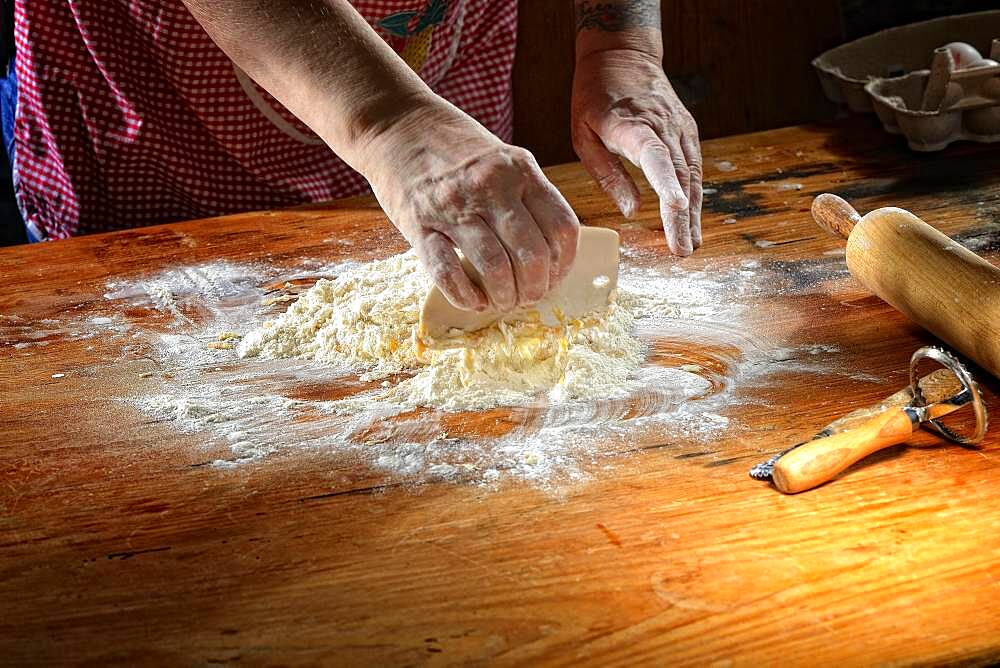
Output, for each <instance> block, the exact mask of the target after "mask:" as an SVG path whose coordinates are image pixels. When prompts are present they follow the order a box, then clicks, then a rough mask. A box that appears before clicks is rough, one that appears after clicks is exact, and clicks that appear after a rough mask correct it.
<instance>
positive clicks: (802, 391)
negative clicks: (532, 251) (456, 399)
mask: <svg viewBox="0 0 1000 668" xmlns="http://www.w3.org/2000/svg"><path fill="white" fill-rule="evenodd" d="M704 153H705V165H706V167H705V180H706V187H708V188H711V189H714V192H713V193H711V194H709V195H708V196H707V197H706V204H705V214H704V230H705V233H704V236H705V247H704V248H703V249H702V250H701V251H699V253H698V254H697V255H696V256H695V257H694V258H691V259H689V260H685V261H683V262H684V263H687V264H682V265H681V266H691V267H696V268H704V269H705V270H706V271H708V272H711V271H712V267H715V266H722V265H724V264H726V263H729V264H732V263H733V262H739V261H741V260H746V259H752V260H756V261H758V262H760V263H762V264H763V265H766V266H767V267H769V268H770V271H771V272H772V274H771V275H772V276H773V275H774V274H773V272H779V274H780V275H781V276H782V277H783V278H782V280H781V281H778V282H776V284H775V286H772V287H773V289H772V290H771V291H770V292H767V293H762V294H761V295H760V297H759V298H756V299H755V300H754V301H753V309H755V312H756V314H757V316H758V317H757V319H756V321H757V322H759V323H764V324H762V325H761V327H765V325H766V327H771V328H772V331H774V332H780V333H781V334H782V336H784V337H785V338H786V340H793V341H799V342H802V343H804V344H822V345H825V346H828V347H829V350H837V351H839V352H837V353H836V364H837V365H838V366H842V367H843V370H846V371H850V373H825V374H817V373H811V372H809V371H808V370H803V369H798V370H796V369H790V370H789V372H788V373H786V374H784V375H783V376H781V378H780V379H778V381H777V382H770V383H768V384H766V385H762V386H761V387H760V388H759V391H757V390H755V389H754V388H753V387H750V388H745V389H744V390H743V394H744V399H746V398H747V397H749V398H751V399H753V400H754V401H742V402H739V403H738V404H736V405H734V407H733V408H732V410H731V411H729V412H728V415H727V416H728V417H729V418H730V419H731V424H732V428H730V429H728V430H727V431H726V432H725V433H724V435H723V436H722V437H720V438H719V439H718V440H717V441H716V442H713V443H711V444H710V445H709V446H705V445H704V444H701V445H695V444H692V443H686V442H684V440H683V439H673V440H668V441H667V442H660V443H656V444H640V445H637V447H635V448H632V449H625V450H623V451H621V452H620V453H619V454H617V455H614V456H609V457H608V458H607V459H606V460H605V461H603V462H598V464H599V465H597V466H595V467H594V470H593V472H592V475H590V477H589V478H588V479H586V480H583V481H581V482H578V483H575V484H567V485H564V486H562V487H561V488H560V489H559V490H558V492H557V493H552V491H551V490H545V489H539V488H538V487H537V486H534V485H532V484H530V483H527V482H517V481H508V482H506V483H504V484H501V485H499V486H498V487H489V486H485V487H484V486H481V485H471V484H461V483H454V482H441V483H424V484H408V483H407V482H406V481H398V480H394V479H392V478H391V477H387V476H386V475H384V474H380V473H379V472H377V471H373V470H369V469H368V468H367V467H365V466H364V465H363V464H361V463H358V462H353V463H352V462H351V461H350V460H347V461H345V460H343V459H338V458H337V457H336V456H335V455H334V454H324V453H323V452H310V453H307V454H305V453H296V452H294V451H291V452H289V451H284V452H281V453H278V454H276V455H275V456H273V457H268V458H264V459H263V460H261V461H257V462H254V463H251V464H247V465H244V466H236V467H230V468H221V467H215V466H206V465H204V464H205V461H206V449H205V448H206V446H205V445H204V444H203V443H201V445H199V443H200V441H199V435H198V434H190V433H180V432H178V431H177V430H176V429H174V428H172V427H171V425H169V424H165V423H163V422H162V421H155V420H150V419H149V417H148V416H147V415H143V414H142V413H141V412H139V411H137V410H135V409H134V408H132V407H130V406H128V405H126V404H124V403H123V402H122V401H121V396H123V394H122V393H123V392H125V391H126V390H127V389H128V388H131V387H135V386H141V385H142V383H143V382H144V380H143V379H144V378H147V379H148V374H150V369H151V365H150V361H149V360H148V359H144V358H143V355H142V354H140V353H137V352H136V351H135V350H134V349H133V348H130V347H129V342H128V341H125V342H124V343H123V342H122V341H121V340H120V339H121V338H122V337H119V338H118V339H114V340H107V341H106V340H103V339H101V338H100V337H96V338H95V337H92V338H74V336H72V335H69V334H67V333H66V332H63V333H61V334H59V333H51V332H50V333H48V334H46V333H45V332H46V331H48V330H46V325H45V321H46V320H51V321H53V322H54V321H60V322H62V321H66V320H67V319H72V318H77V319H78V320H79V319H80V318H92V317H94V314H95V313H100V312H106V311H107V309H108V300H106V299H104V298H103V296H102V295H103V294H104V293H105V292H106V291H107V290H108V288H107V283H108V281H109V280H114V279H115V278H116V277H121V276H136V275H141V274H144V273H148V272H152V271H156V270H158V269H161V268H163V267H166V266H170V265H175V264H177V263H191V262H200V261H208V260H216V259H220V258H224V259H229V260H233V261H249V260H255V259H261V260H264V259H266V260H267V261H271V262H283V261H291V260H293V259H296V258H304V257H307V258H325V259H332V258H335V257H337V256H338V254H340V255H342V254H344V253H345V252H348V251H350V250H351V249H352V248H354V249H360V250H358V252H357V254H358V255H359V256H361V257H364V258H372V257H382V256H386V255H389V254H391V253H393V252H397V251H399V250H401V249H402V244H401V242H400V241H399V240H398V238H397V237H395V236H393V235H392V234H391V231H390V230H389V228H388V226H387V223H386V222H385V220H384V218H383V217H382V216H381V214H380V212H379V211H378V210H377V209H375V208H374V207H373V206H372V204H371V203H370V202H353V203H351V202H348V203H340V204H337V205H331V206H317V207H308V208H304V209H299V210H293V211H275V212H264V213H252V214H243V215H237V216H230V217H226V218H221V219H215V220H207V221H205V220H203V221H194V222H189V223H182V224H177V225H169V226H163V227H157V228H146V229H139V230H134V231H129V232H123V233H116V234H110V235H101V236H93V237H86V238H79V239H75V240H72V241H68V242H59V243H52V244H45V245H40V246H33V247H19V248H11V249H5V250H3V251H2V252H0V275H2V276H3V277H4V288H5V289H4V294H3V296H2V297H0V318H2V320H0V443H2V447H0V470H2V472H3V477H2V481H3V485H2V491H0V511H2V512H0V601H2V603H0V650H2V654H0V656H2V657H3V659H2V660H3V662H11V663H12V664H20V663H28V662H32V663H42V662H45V663H48V662H53V661H58V662H74V663H76V662H79V663H88V664H93V665H103V664H106V663H134V662H139V661H145V662H153V663H167V664H206V663H237V662H239V663H241V664H247V663H249V664H276V665H303V664H326V663H330V664H357V663H361V662H364V663H374V664H387V663H392V664H421V663H432V664H458V663H484V662H493V661H499V662H502V663H510V664H534V663H542V662H544V663H552V664H571V663H579V662H581V661H583V662H586V663H591V664H601V665H609V664H612V665H632V664H635V663H652V664H659V665H680V664H693V665H703V664H709V663H714V664H717V665H730V664H746V665H757V664H761V663H769V664H777V665H788V664H801V665H818V664H845V663H846V664H858V663H891V662H900V663H934V664H940V663H948V662H960V663H970V664H980V663H988V662H991V661H997V660H1000V537H998V533H997V529H998V527H1000V485H998V484H997V480H998V477H1000V451H998V448H1000V438H998V437H997V436H996V435H995V432H994V434H992V435H990V436H989V437H988V439H987V441H986V443H985V444H984V445H983V447H982V448H981V449H979V450H966V449H962V448H960V447H957V446H952V445H946V444H941V443H939V442H937V441H935V440H934V439H933V438H931V437H930V436H929V435H921V436H918V437H917V438H915V439H914V443H915V444H917V445H925V446H928V447H926V448H907V447H897V448H892V449H890V450H889V451H887V452H885V453H884V454H882V455H879V456H876V457H874V458H872V459H871V460H869V461H866V462H865V463H863V464H862V465H859V466H857V467H855V468H853V469H851V470H849V471H848V472H846V473H845V474H844V475H842V476H841V477H840V478H839V479H838V480H836V481H834V482H832V483H831V484H827V485H825V486H823V487H821V488H819V489H816V490H814V491H811V492H808V493H805V494H801V495H797V496H783V495H781V494H779V493H777V492H775V491H774V490H773V489H771V488H769V487H768V486H767V485H766V484H763V483H759V482H756V481H753V480H751V479H749V478H748V477H747V469H748V468H749V466H750V465H751V464H753V463H755V462H756V461H759V460H760V459H762V458H764V456H766V455H767V454H769V453H771V452H774V451H776V450H778V449H780V448H782V447H783V446H786V445H788V444H791V443H794V442H796V441H798V440H800V439H802V438H803V437H806V436H808V435H811V434H812V433H813V432H815V431H816V430H818V429H819V428H820V427H822V426H823V425H825V424H826V423H827V422H829V421H830V420H832V419H833V418H835V417H837V416H838V415H840V414H842V413H844V412H846V411H848V410H851V409H853V408H856V407H858V406H861V405H864V404H868V403H872V402H874V401H876V400H878V399H880V398H882V397H883V396H886V395H888V394H890V393H891V392H893V391H895V390H897V389H899V387H901V386H903V385H905V369H906V366H907V361H908V359H909V356H910V354H911V353H912V352H913V351H914V350H915V349H916V348H917V347H919V346H920V345H922V344H926V343H930V342H932V339H931V338H930V337H928V336H927V335H926V334H925V333H923V332H922V331H921V330H920V329H918V328H917V327H915V326H914V325H912V324H911V323H909V322H907V321H906V320H905V319H904V318H903V317H902V316H900V315H898V314H896V313H895V312H893V311H892V310H891V309H890V308H888V307H887V306H885V305H884V304H883V303H881V302H880V301H879V300H877V299H875V298H872V297H870V296H868V295H866V294H865V293H864V292H863V291H862V290H861V289H860V288H859V287H858V286H857V285H855V284H854V283H853V282H852V281H851V280H850V279H849V278H848V277H846V276H845V275H844V273H843V265H842V260H841V258H839V257H837V256H836V249H837V248H838V245H839V244H840V243H841V242H838V240H836V239H833V238H828V237H826V236H824V235H823V233H822V232H820V231H819V230H818V228H816V227H815V225H814V224H813V223H812V221H811V220H810V218H809V215H808V208H809V204H810V201H811V198H812V197H813V196H814V195H815V194H817V193H819V192H824V191H833V192H836V193H839V194H841V195H843V196H844V197H846V198H848V199H849V200H850V201H852V202H853V203H854V204H855V206H856V207H857V208H858V209H860V210H862V211H867V210H870V209H871V208H874V207H876V206H882V205H890V204H894V205H899V206H903V207H905V208H908V209H910V210H912V211H914V212H915V213H917V214H918V215H920V216H921V217H923V218H924V219H925V220H927V221H929V222H932V223H933V224H935V225H936V226H938V227H939V228H941V229H943V230H944V231H946V232H948V233H951V234H957V235H958V237H959V238H960V239H961V240H963V241H964V242H966V243H968V244H972V245H974V246H975V247H976V248H978V249H980V250H981V251H983V252H985V253H987V255H988V256H989V254H990V253H995V252H996V251H1000V160H998V159H997V152H996V148H990V147H986V146H976V145H969V144H965V145H960V146H955V147H952V148H951V149H949V150H947V151H945V152H943V153H940V154H935V155H918V154H914V153H911V152H909V151H907V150H906V149H905V148H904V147H903V143H902V142H901V141H900V140H899V139H898V138H895V137H889V136H886V135H884V134H883V133H882V132H881V131H880V130H879V129H877V128H876V127H875V125H874V124H873V123H872V122H871V121H870V120H867V119H861V120H856V119H855V120H850V121H845V122H842V123H838V124H832V125H824V126H806V127H797V128H787V129H782V130H775V131H772V132H766V133H760V134H754V135H745V136H738V137H730V138H726V139H720V140H715V141H710V142H707V143H706V144H705V146H704ZM724 161H728V162H731V163H732V164H733V165H734V166H735V167H736V169H735V170H732V171H723V169H724V168H726V167H727V166H726V165H725V164H724ZM549 173H550V175H551V177H552V178H553V180H554V181H555V183H556V184H557V185H559V186H560V187H561V188H562V190H563V191H564V192H565V193H566V195H567V197H568V198H569V200H570V201H571V203H572V204H573V206H574V208H575V209H576V210H577V211H578V212H579V214H580V216H581V218H582V219H583V220H584V221H585V222H587V223H590V224H596V225H607V226H614V227H617V228H619V229H620V230H621V232H622V236H623V240H624V243H625V245H626V247H630V248H633V249H638V250H641V251H642V252H644V253H646V254H647V257H648V256H649V254H653V256H655V257H659V258H660V259H659V260H658V261H659V262H662V263H668V262H675V261H674V260H668V259H666V256H665V255H664V245H663V242H662V240H661V233H660V232H659V230H657V229H655V227H656V207H655V205H654V204H653V200H652V199H651V198H650V197H649V193H648V191H646V193H645V194H646V203H647V206H645V207H644V209H643V211H642V214H641V216H640V219H639V221H640V223H641V224H639V225H631V224H630V225H624V226H623V225H622V222H623V221H622V220H621V219H620V217H619V216H618V215H617V214H615V213H614V212H613V211H612V208H611V206H610V205H609V204H608V203H607V202H606V201H605V200H604V199H603V197H601V196H600V195H599V194H598V192H597V191H596V189H595V188H594V187H593V185H592V184H591V182H590V181H589V180H588V179H587V177H586V176H585V174H584V172H583V170H582V169H581V168H580V167H579V166H578V165H566V166H561V167H556V168H553V169H551V170H549ZM797 184H801V189H798V186H797ZM727 219H735V221H736V222H735V223H733V222H731V221H730V222H728V223H727V224H723V223H724V221H727ZM337 238H343V239H350V240H354V241H357V242H360V243H357V244H355V245H354V246H339V245H338V244H336V243H329V240H330V239H337ZM323 240H327V241H328V243H323ZM345 249H346V250H345ZM992 257H993V258H994V260H995V259H996V256H995V255H993V256H992ZM819 269H823V271H819ZM824 272H825V273H824ZM830 276H833V278H832V279H831V278H830ZM101 309H104V311H101ZM155 316H156V313H155V312H153V311H150V310H149V309H146V310H143V309H133V311H131V312H130V313H127V314H125V315H124V316H121V317H128V318H131V319H133V320H134V321H136V322H139V321H142V320H143V319H144V318H146V319H149V318H154V317H155ZM53 327H54V326H53ZM50 329H53V328H50ZM39 330H41V331H42V333H41V334H39V333H38V331H39ZM39 342H43V343H46V344H47V345H45V346H38V345H36V344H38V343H39ZM18 344H21V345H18ZM831 354H833V353H831ZM154 371H155V369H154ZM59 374H63V375H59ZM54 375H55V376H56V377H53V376H54ZM979 376H980V378H981V380H982V381H983V384H984V386H985V389H986V391H987V395H988V397H989V399H988V405H989V407H990V408H991V409H993V410H994V411H995V410H997V408H998V407H1000V404H998V402H997V401H996V399H995V398H994V394H993V392H994V391H995V390H996V383H995V382H994V381H992V380H987V379H986V378H983V377H982V374H981V373H980V374H979ZM494 418H495V415H494V416H493V417H492V418H490V419H494ZM464 419H465V420H466V421H467V422H468V423H469V424H473V425H476V424H478V423H477V422H476V420H477V419H480V418H477V417H476V416H471V417H470V416H466V418H464ZM481 419H482V420H486V419H487V418H485V417H482V418H481ZM494 421H496V420H494ZM484 424H485V423H484ZM483 428H485V427H483ZM201 440H202V441H203V440H204V439H201ZM210 449H211V448H210ZM222 449H224V448H223V446H218V447H216V450H217V451H221V450H222ZM209 458H211V457H209Z"/></svg>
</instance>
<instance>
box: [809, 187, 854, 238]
mask: <svg viewBox="0 0 1000 668" xmlns="http://www.w3.org/2000/svg"><path fill="white" fill-rule="evenodd" d="M812 217H813V220H815V221H816V224H817V225H819V226H820V227H822V228H823V229H824V230H826V231H827V232H829V233H830V234H832V235H833V236H835V237H843V238H844V239H846V238H848V237H849V236H850V235H851V230H853V229H854V226H855V225H857V224H858V223H859V222H861V216H860V215H858V212H857V211H855V210H854V207H852V206H851V205H850V204H848V203H847V202H846V201H845V200H843V199H841V198H840V197H837V196H836V195H833V194H831V193H823V194H822V195H817V196H816V199H814V200H813V203H812Z"/></svg>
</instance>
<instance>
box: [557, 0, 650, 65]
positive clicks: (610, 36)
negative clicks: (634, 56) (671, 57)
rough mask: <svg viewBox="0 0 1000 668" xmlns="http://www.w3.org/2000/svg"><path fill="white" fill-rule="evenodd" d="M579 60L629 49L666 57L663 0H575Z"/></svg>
mask: <svg viewBox="0 0 1000 668" xmlns="http://www.w3.org/2000/svg"><path fill="white" fill-rule="evenodd" d="M575 15H576V59H577V62H579V61H580V60H582V59H584V58H586V57H587V56H589V55H591V54H592V53H594V52H598V51H612V50H628V51H635V52H637V53H642V54H645V55H647V56H648V57H650V58H655V59H656V60H657V61H662V60H663V34H662V26H661V18H660V0H575Z"/></svg>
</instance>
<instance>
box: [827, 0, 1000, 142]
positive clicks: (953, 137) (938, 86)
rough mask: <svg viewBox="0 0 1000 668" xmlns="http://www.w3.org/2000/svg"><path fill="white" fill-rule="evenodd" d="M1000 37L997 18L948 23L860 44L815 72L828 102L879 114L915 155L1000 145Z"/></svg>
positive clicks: (991, 14) (838, 51)
mask: <svg viewBox="0 0 1000 668" xmlns="http://www.w3.org/2000/svg"><path fill="white" fill-rule="evenodd" d="M998 36H1000V11H986V12H975V13H972V14H963V15H959V16H949V17H945V18H941V19H934V20H932V21H923V22H921V23H914V24H911V25H907V26H902V27H899V28H892V29H889V30H884V31H882V32H880V33H876V34H874V35H869V36H868V37H863V38H861V39H859V40H855V41H854V42H850V43H848V44H844V45H842V46H839V47H837V48H835V49H832V50H830V51H827V52H826V53H824V54H822V55H820V56H819V57H818V58H816V59H815V60H813V66H814V67H815V68H816V71H817V72H818V74H819V78H820V82H821V84H822V85H823V90H824V91H825V93H826V95H827V97H828V98H830V99H831V100H833V101H834V102H838V103H841V104H846V105H847V107H848V108H849V109H851V110H852V111H855V112H859V113H870V112H875V113H876V114H878V116H879V119H880V120H881V121H882V124H883V126H884V127H885V129H886V130H887V131H889V132H892V133H897V134H903V135H905V136H906V138H907V140H908V142H909V144H910V147H911V148H913V149H915V150H920V151H936V150H940V149H942V148H944V147H945V146H947V145H948V144H950V143H951V142H953V141H957V140H959V139H971V140H974V141H982V142H991V141H1000V64H998V62H997V61H1000V44H998V41H997V40H996V38H997V37H998ZM942 45H943V46H942ZM983 53H988V54H989V55H990V57H989V58H983V57H982V55H981V54H983Z"/></svg>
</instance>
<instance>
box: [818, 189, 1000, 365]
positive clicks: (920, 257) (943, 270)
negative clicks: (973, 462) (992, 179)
mask: <svg viewBox="0 0 1000 668" xmlns="http://www.w3.org/2000/svg"><path fill="white" fill-rule="evenodd" d="M812 215H813V218H814V219H815V220H816V222H817V223H818V224H819V226H820V227H822V228H823V229H825V230H826V231H827V232H830V233H831V234H834V235H838V236H841V237H843V238H845V239H847V266H848V268H849V269H850V270H851V274H852V275H853V276H854V277H855V278H856V279H857V280H858V281H860V282H861V284H862V285H864V286H865V287H866V288H867V289H868V290H870V291H871V292H873V293H874V294H876V295H878V296H879V297H881V298H882V299H884V300H885V301H886V302H888V303H889V304H891V305H892V306H894V307H895V308H896V309H898V310H899V311H902V312H903V313H905V314H906V315H907V316H909V317H910V319H912V320H913V321H914V322H916V323H918V324H919V325H921V326H922V327H924V328H926V329H927V330H929V331H930V332H931V333H932V334H934V335H935V336H937V337H938V338H939V339H941V340H942V341H945V342H946V343H947V344H948V345H950V346H951V347H952V348H954V349H955V350H958V351H959V352H961V353H962V354H964V355H965V356H966V357H968V358H969V359H972V360H974V361H975V362H976V363H977V364H979V366H981V367H982V368H984V369H986V370H987V371H989V372H990V373H991V374H993V375H994V376H996V377H998V378H1000V269H998V268H997V267H994V266H993V265H992V264H990V263H989V262H987V261H986V260H984V259H983V258H981V257H979V256H978V255H976V254H975V253H973V252H972V251H970V250H968V249H967V248H965V247H964V246H962V245H961V244H959V243H958V242H957V241H954V240H952V239H949V238H948V237H947V236H945V235H944V234H942V233H940V232H938V231H937V230H935V229H934V228H933V227H931V226H930V225H928V224H927V223H925V222H924V221H922V220H920V219H919V218H917V217H916V216H914V215H913V214H912V213H910V212H909V211H906V210H904V209H897V208H896V207H884V208H881V209H875V210H874V211H872V212H870V213H868V214H866V215H864V216H859V215H858V212H857V211H855V210H854V209H853V208H851V205H850V204H848V203H847V202H845V201H844V200H842V199H841V198H839V197H837V196H836V195H831V194H828V193H825V194H822V195H819V196H818V197H817V198H816V199H814V200H813V203H812Z"/></svg>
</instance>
